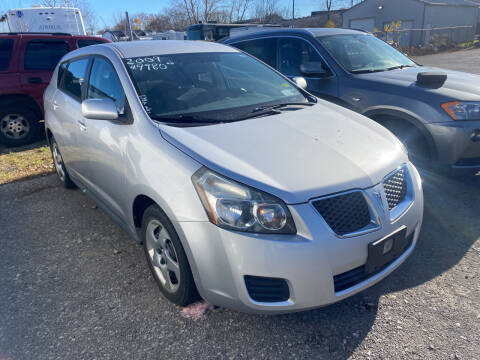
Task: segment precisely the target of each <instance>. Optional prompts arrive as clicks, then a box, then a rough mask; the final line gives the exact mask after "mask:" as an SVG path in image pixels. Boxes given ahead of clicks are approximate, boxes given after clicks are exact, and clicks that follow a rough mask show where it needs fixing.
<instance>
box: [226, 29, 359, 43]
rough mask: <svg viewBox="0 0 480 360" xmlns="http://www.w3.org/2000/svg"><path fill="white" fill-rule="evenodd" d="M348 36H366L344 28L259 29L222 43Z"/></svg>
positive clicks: (227, 39) (240, 34)
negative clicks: (283, 36)
mask: <svg viewBox="0 0 480 360" xmlns="http://www.w3.org/2000/svg"><path fill="white" fill-rule="evenodd" d="M347 34H352V35H353V34H365V32H364V31H362V30H354V29H343V28H258V31H255V30H253V31H249V32H246V33H244V34H242V33H241V32H240V33H238V35H237V34H235V35H232V36H230V37H228V38H226V39H223V40H222V41H221V42H225V43H229V42H230V41H231V42H234V41H238V40H241V39H247V38H256V37H259V36H262V37H263V36H273V35H306V36H313V37H321V36H332V35H347Z"/></svg>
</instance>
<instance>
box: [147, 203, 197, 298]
mask: <svg viewBox="0 0 480 360" xmlns="http://www.w3.org/2000/svg"><path fill="white" fill-rule="evenodd" d="M142 240H143V248H144V251H145V257H146V258H147V263H148V266H149V267H150V270H151V272H152V275H153V278H154V279H155V281H156V282H157V285H158V287H159V289H160V291H161V292H162V294H163V296H165V297H166V298H167V299H168V300H170V301H171V302H173V303H174V304H176V305H179V306H185V305H188V304H190V303H192V302H193V301H195V300H196V299H197V298H198V293H197V289H196V287H195V282H194V280H193V275H192V271H191V270H190V265H189V263H188V259H187V256H186V254H185V250H184V249H183V246H182V244H181V242H180V239H179V238H178V235H177V232H176V231H175V229H174V227H173V225H172V223H171V222H170V220H169V219H168V218H167V216H166V215H165V213H164V212H163V211H162V210H161V209H160V208H159V207H158V206H157V205H151V206H150V207H148V208H147V209H146V210H145V213H144V214H143V218H142Z"/></svg>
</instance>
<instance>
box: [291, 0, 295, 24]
mask: <svg viewBox="0 0 480 360" xmlns="http://www.w3.org/2000/svg"><path fill="white" fill-rule="evenodd" d="M292 3H293V4H292V27H294V24H295V0H292Z"/></svg>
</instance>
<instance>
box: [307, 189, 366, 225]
mask: <svg viewBox="0 0 480 360" xmlns="http://www.w3.org/2000/svg"><path fill="white" fill-rule="evenodd" d="M312 204H313V206H314V207H315V208H316V209H317V211H318V212H319V213H320V215H322V217H323V219H324V220H325V221H326V223H327V224H328V225H329V226H330V227H331V228H332V230H333V231H334V232H335V233H336V234H338V235H346V234H351V233H354V232H356V231H360V230H362V229H364V228H366V227H367V226H368V225H369V224H370V223H371V220H372V217H371V214H370V210H369V208H368V204H367V201H366V200H365V197H364V196H363V193H362V192H360V191H354V192H350V193H346V194H342V195H338V196H334V197H329V198H326V199H321V200H317V201H314V202H313V203H312Z"/></svg>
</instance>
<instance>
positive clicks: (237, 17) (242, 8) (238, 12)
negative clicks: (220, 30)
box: [225, 0, 254, 23]
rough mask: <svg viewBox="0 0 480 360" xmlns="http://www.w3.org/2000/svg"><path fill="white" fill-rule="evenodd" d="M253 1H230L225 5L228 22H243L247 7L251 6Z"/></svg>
mask: <svg viewBox="0 0 480 360" xmlns="http://www.w3.org/2000/svg"><path fill="white" fill-rule="evenodd" d="M253 2H254V0H231V1H230V3H227V4H226V5H225V8H226V9H229V11H228V22H229V23H232V22H237V21H243V20H244V19H245V17H246V16H247V13H248V10H249V7H251V6H252V4H253Z"/></svg>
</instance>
